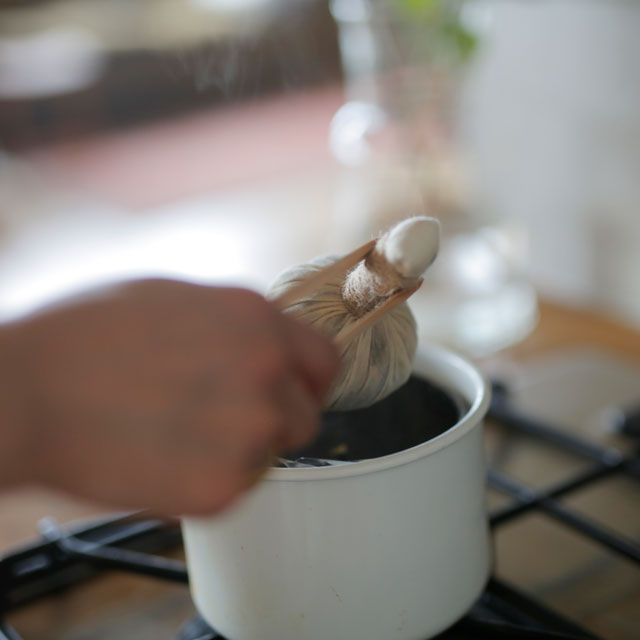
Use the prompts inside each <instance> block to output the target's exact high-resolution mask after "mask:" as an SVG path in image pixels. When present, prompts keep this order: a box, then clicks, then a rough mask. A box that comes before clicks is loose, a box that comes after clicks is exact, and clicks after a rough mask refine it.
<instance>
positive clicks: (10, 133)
mask: <svg viewBox="0 0 640 640" xmlns="http://www.w3.org/2000/svg"><path fill="white" fill-rule="evenodd" d="M638 27H640V8H638V6H637V4H636V3H634V2H626V1H624V0H606V1H605V0H601V1H599V0H547V1H543V2H529V1H527V0H514V1H492V0H474V1H473V2H471V1H469V2H464V1H462V0H447V1H443V0H394V1H392V2H389V1H378V0H333V1H332V2H327V1H326V0H324V1H323V0H297V1H295V2H292V1H289V2H285V1H284V0H282V1H280V0H234V1H232V0H136V1H130V0H128V1H123V0H113V1H110V2H101V1H100V0H48V1H44V0H42V1H36V0H31V1H27V0H25V1H18V0H1V1H0V242H1V243H2V251H1V253H0V285H1V286H0V314H2V316H3V317H11V316H14V315H15V314H20V313H24V312H25V311H28V310H29V309H31V308H33V307H34V306H36V305H38V304H41V303H42V302H44V301H46V300H47V299H50V298H51V297H53V296H57V295H60V294H63V293H66V292H68V291H70V290H72V289H75V288H78V287H84V286H87V285H90V284H93V283H95V282H98V281H103V280H105V279H106V280H108V279H113V278H121V277H130V276H138V275H149V274H160V275H170V276H176V277H182V278H188V279H192V280H197V281H203V282H229V283H231V282H233V283H240V284H244V285H247V286H251V287H254V288H257V289H259V290H264V289H265V288H266V286H267V285H268V282H269V281H270V280H271V279H272V278H273V277H274V276H275V275H276V274H277V272H278V271H279V270H280V269H282V268H284V267H285V266H287V265H288V264H290V263H292V262H300V261H304V260H305V259H307V258H310V257H312V256H314V255H317V254H319V253H327V252H328V253H331V252H336V253H337V252H341V251H346V250H348V249H350V248H353V247H355V246H357V245H358V244H360V243H362V242H364V241H365V240H367V239H369V238H370V237H371V236H372V235H374V234H376V233H378V232H379V231H380V230H381V229H384V228H385V227H386V226H388V225H389V224H391V223H392V222H394V221H395V220H398V219H401V218H403V217H405V216H407V215H412V214H423V213H426V214H428V215H434V216H437V217H439V218H440V219H441V221H442V223H443V228H444V243H443V250H442V254H441V258H440V259H439V260H438V262H437V264H436V266H435V267H434V268H433V270H432V271H431V272H430V273H429V276H428V278H427V282H426V285H425V287H424V288H423V290H422V291H421V292H420V294H419V295H417V296H416V297H415V300H414V301H413V302H412V304H413V306H414V309H415V311H416V314H417V316H418V320H419V323H420V330H421V335H422V337H423V338H424V339H429V340H438V341H442V342H446V343H448V344H450V345H452V346H454V347H456V348H458V349H459V350H462V351H465V352H466V353H468V354H470V355H472V356H483V355H487V354H491V353H494V352H496V351H498V350H500V349H501V348H503V347H505V346H507V345H510V344H513V343H515V342H517V341H519V340H520V339H522V338H523V337H524V336H526V335H527V334H528V333H529V332H530V331H531V330H532V329H533V327H534V326H535V324H536V319H537V316H538V311H537V309H538V303H537V300H538V299H539V297H543V298H545V299H549V300H557V301H561V302H562V303H565V304H570V305H575V306H582V307H585V306H586V307H591V308H598V309H600V310H602V311H604V312H605V313H606V314H611V315H613V316H616V317H617V318H619V319H621V320H622V321H624V322H625V323H628V324H631V325H633V326H640V278H639V277H638V274H639V273H640V251H639V250H638V247H639V246H640V242H639V240H640V217H639V216H638V215H637V212H636V203H637V202H638V200H639V195H640V194H639V193H638V191H639V190H640V181H639V180H637V179H636V178H637V171H638V166H640V118H638V116H637V114H638V113H639V112H640V69H639V68H638V65H637V64H636V61H637V59H638V53H639V51H638V50H639V48H640V44H639V42H638V39H637V38H636V34H637V32H638Z"/></svg>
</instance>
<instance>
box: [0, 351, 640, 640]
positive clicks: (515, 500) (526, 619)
mask: <svg viewBox="0 0 640 640" xmlns="http://www.w3.org/2000/svg"><path fill="white" fill-rule="evenodd" d="M600 365H601V363H599V370H600V371H601V372H602V371H603V369H602V367H601V366H600ZM585 370H586V369H585V368H584V367H583V368H582V371H583V372H584V371H585ZM574 379H575V375H574ZM583 391H584V389H583ZM547 393H548V392H547ZM524 406H525V408H526V403H524ZM535 413H536V412H533V413H532V412H527V411H525V410H523V403H521V402H519V401H518V393H517V390H516V391H515V392H514V391H513V390H512V389H511V388H510V385H505V384H502V383H499V382H496V383H494V393H493V400H492V405H491V410H490V414H489V416H488V439H489V444H490V445H491V446H490V447H489V448H490V451H489V459H490V462H491V465H490V469H489V473H488V485H489V487H490V492H492V493H493V494H495V495H498V494H499V495H500V499H499V500H497V501H496V500H495V499H494V500H493V501H491V500H490V504H492V502H493V504H494V506H493V507H492V508H491V511H490V522H491V526H492V529H493V533H494V539H495V540H497V541H498V542H497V543H496V567H497V570H496V572H495V575H494V576H493V577H492V578H491V579H490V580H489V582H488V583H487V585H486V588H485V590H484V592H483V593H482V595H481V596H480V598H479V599H478V600H477V602H476V603H475V604H474V606H473V607H472V608H471V610H470V611H469V612H468V613H467V615H466V616H464V617H463V618H462V619H461V620H460V621H458V622H457V623H456V624H455V625H454V626H453V627H451V628H450V629H448V630H447V631H445V632H444V633H442V634H441V635H439V636H438V638H439V639H440V640H457V639H463V638H464V639H465V640H469V639H484V638H487V639H490V638H491V639H497V638H510V639H516V640H517V639H519V638H522V639H535V638H555V639H558V640H560V639H565V640H570V639H573V640H579V639H582V640H585V639H592V640H593V639H596V638H598V637H604V636H598V635H595V634H594V633H592V632H591V631H587V630H586V629H585V628H583V626H581V625H580V624H578V623H577V622H575V621H574V620H571V619H569V618H568V617H567V616H566V615H560V614H559V613H557V612H556V611H554V610H552V609H551V608H549V607H548V606H546V605H543V604H541V602H540V601H539V597H540V593H536V594H533V595H532V594H531V593H526V592H524V591H523V590H522V588H519V587H516V586H514V585H513V584H510V583H509V581H508V580H506V579H505V578H504V577H503V576H502V575H500V565H501V544H500V538H501V536H502V534H503V532H504V531H506V530H507V529H508V528H509V527H514V526H519V523H522V522H523V521H525V520H526V519H527V518H544V519H550V520H552V521H554V522H555V523H559V525H560V526H561V527H562V528H563V533H566V534H571V535H572V536H574V538H575V542H572V543H571V544H573V545H576V546H579V545H580V544H584V543H586V544H588V545H589V546H591V547H596V548H597V549H598V551H599V552H603V553H604V554H605V555H606V556H607V557H611V558H616V562H621V563H623V564H624V566H625V570H626V571H627V572H635V573H636V576H635V580H636V586H638V582H637V579H638V573H637V572H638V568H639V567H640V542H639V541H638V540H637V539H634V535H628V532H626V531H622V532H621V531H618V530H616V528H615V527H612V526H610V525H609V524H607V523H603V522H602V518H598V517H592V516H591V515H590V514H586V513H584V512H583V511H582V510H579V509H576V508H574V507H573V506H571V504H570V503H571V499H572V498H573V496H576V495H579V494H580V492H583V491H585V490H598V488H599V487H601V486H603V484H604V483H607V482H609V481H612V480H617V481H623V482H629V483H631V484H633V485H635V484H636V483H637V481H638V480H639V479H640V447H639V446H638V440H637V439H638V436H639V435H640V412H639V411H637V410H633V409H629V410H627V411H626V412H624V411H621V412H618V413H612V412H609V416H610V423H611V425H612V428H614V429H615V430H616V431H617V435H616V437H617V438H619V442H623V443H624V446H621V447H613V446H610V445H603V444H598V443H596V442H594V440H593V438H589V437H585V436H584V434H582V435H581V434H578V433H575V432H573V431H572V430H571V429H567V428H566V425H565V424H556V423H554V422H551V421H549V420H545V419H542V418H541V417H540V416H539V415H535ZM611 416H613V417H611ZM516 438H518V439H525V440H526V441H527V442H528V443H529V446H531V447H534V448H535V447H539V448H542V449H543V450H544V451H545V452H546V455H547V456H550V457H554V456H561V457H562V459H563V460H564V459H566V460H572V462H571V463H568V462H567V463H565V465H564V466H565V467H566V468H567V469H570V470H571V474H570V475H569V476H567V475H566V474H564V476H565V477H563V478H562V480H560V481H557V482H556V481H551V482H544V483H541V484H540V486H529V485H528V484H525V483H524V482H523V481H522V479H521V478H520V477H519V475H521V474H519V473H514V472H513V468H512V467H511V466H510V464H509V463H508V461H507V462H505V459H506V458H508V457H509V456H508V453H505V452H506V451H508V449H509V443H512V441H513V440H514V439H516ZM491 443H493V444H491ZM496 443H498V444H496ZM505 443H506V444H505ZM494 497H495V496H494ZM629 508H630V509H633V508H634V505H633V504H631V505H629ZM39 530H40V536H41V537H40V539H39V540H37V541H36V542H34V543H33V544H30V545H26V546H24V547H22V548H18V549H14V550H12V551H11V552H9V553H7V554H6V555H4V556H3V557H1V558H0V639H4V640H20V639H24V640H29V638H31V637H36V636H34V635H27V632H23V631H22V630H21V627H22V626H24V621H25V620H26V617H25V612H28V611H29V610H31V609H33V607H38V606H43V605H42V603H45V602H51V601H52V599H53V602H55V603H57V604H58V605H60V603H61V602H62V601H63V600H61V599H63V598H64V597H66V594H69V593H76V594H77V593H83V592H87V593H89V591H90V590H91V588H92V587H91V585H92V584H95V583H96V581H95V580H92V579H93V578H96V577H99V576H101V575H109V574H110V573H112V572H114V571H115V572H119V573H121V574H125V575H131V576H144V577H146V578H147V579H149V580H151V581H152V582H157V583H162V584H164V583H166V584H167V585H174V587H175V589H176V590H177V591H173V593H178V594H179V595H176V596H175V598H177V599H178V600H179V601H180V602H181V603H184V602H186V601H187V600H188V590H187V585H188V575H187V571H186V567H185V565H184V562H183V560H182V558H181V557H180V550H181V544H182V540H181V534H180V528H179V526H178V523H177V522H175V521H166V520H160V519H157V518H155V517H152V516H150V515H148V514H145V513H133V514H119V515H114V516H112V517H108V518H104V519H102V520H99V521H95V522H91V523H84V524H82V525H72V526H69V525H67V526H59V525H58V524H57V523H56V522H55V521H54V520H51V519H44V520H42V521H41V522H40V523H39ZM636 533H637V532H636ZM572 540H573V539H572ZM508 552H509V551H508V547H507V553H508ZM556 552H557V550H554V549H553V548H551V547H547V546H545V545H544V538H542V539H541V540H540V544H539V545H536V546H535V548H531V546H530V542H527V543H526V548H522V549H521V550H520V553H521V555H522V557H523V558H524V557H525V556H529V557H531V556H533V557H534V559H535V560H534V564H535V563H537V562H540V563H542V562H544V559H545V556H549V555H553V554H554V553H556ZM574 578H575V576H569V575H567V576H566V578H565V580H566V581H570V580H573V579H574ZM132 594H133V591H132V592H131V594H130V593H123V594H121V595H122V598H123V599H125V600H126V599H127V598H135V596H134V595H132ZM542 595H544V593H543V594H542ZM97 597H99V596H97ZM175 598H174V600H173V601H171V600H167V599H166V598H165V599H163V600H162V604H158V606H157V607H155V609H154V608H152V609H149V611H148V612H147V613H146V614H145V615H146V619H147V621H148V626H149V629H150V630H149V634H148V635H145V632H144V631H140V630H141V629H144V624H145V623H144V622H141V623H140V627H139V629H140V630H139V629H138V628H136V629H135V630H134V629H132V628H130V627H128V626H127V625H126V624H125V623H122V624H121V625H120V626H119V624H120V623H119V622H118V621H117V620H115V619H113V620H111V622H112V623H113V624H112V626H111V628H112V629H113V635H108V634H103V633H102V632H98V631H97V626H96V624H95V622H94V621H93V620H92V618H91V615H88V616H87V620H86V621H85V622H84V623H83V624H84V626H82V625H81V627H78V629H80V630H77V629H76V631H74V632H73V633H70V634H69V635H56V636H55V638H65V639H66V638H70V639H72V640H80V639H83V640H93V639H98V638H107V637H114V638H123V637H135V638H137V639H141V638H146V637H149V638H151V637H159V636H158V635H157V633H156V631H152V630H151V626H152V623H151V620H152V619H155V620H156V621H157V620H158V619H160V618H162V616H163V615H164V614H165V613H166V610H167V607H169V608H170V607H171V606H174V605H171V604H170V605H167V604H166V603H167V602H174V604H175V602H177V601H178V600H176V599H175ZM87 607H88V608H90V607H91V605H90V604H87ZM58 609H59V607H58ZM58 609H56V606H55V605H53V610H58ZM174 613H175V615H174V616H173V617H171V616H168V617H171V619H172V620H173V619H174V618H175V617H180V616H181V618H180V620H181V621H180V622H179V623H177V624H175V625H173V623H170V624H168V625H167V628H166V629H165V631H164V635H162V637H166V638H175V639H176V640H224V638H223V636H221V635H219V634H218V633H217V632H216V631H215V630H214V629H212V628H211V627H209V626H208V625H207V624H206V622H205V621H203V620H202V619H201V618H199V617H198V616H197V614H195V612H194V611H193V609H192V608H191V609H190V608H188V607H187V608H185V607H183V606H182V605H180V606H177V607H176V610H175V611H174ZM50 615H53V614H50ZM56 615H58V616H60V615H62V616H64V615H66V614H65V613H64V611H63V610H62V612H60V611H59V612H58V613H57V614H56ZM143 617H144V616H143ZM172 625H173V626H172ZM169 627H171V628H169ZM154 629H156V627H155V626H154ZM129 632H130V633H131V634H132V635H128V633H129ZM29 633H31V634H32V631H31V632H29ZM47 637H53V636H49V635H47ZM607 637H612V636H607ZM625 637H627V636H625Z"/></svg>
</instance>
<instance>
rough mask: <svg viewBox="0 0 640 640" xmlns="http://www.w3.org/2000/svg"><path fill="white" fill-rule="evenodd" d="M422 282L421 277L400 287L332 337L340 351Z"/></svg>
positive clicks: (414, 290)
mask: <svg viewBox="0 0 640 640" xmlns="http://www.w3.org/2000/svg"><path fill="white" fill-rule="evenodd" d="M422 282H423V280H422V278H420V279H419V280H418V282H416V284H415V285H413V286H411V287H408V288H407V289H401V290H400V291H398V292H396V293H394V294H393V295H392V296H390V297H389V298H387V299H386V300H385V301H384V302H382V303H381V304H380V305H378V306H377V307H375V308H374V309H372V310H371V311H369V312H367V313H365V314H364V315H363V316H361V317H360V318H358V319H357V320H356V321H355V322H354V323H352V324H350V325H347V326H346V327H344V328H343V329H342V330H341V331H340V332H339V333H338V335H337V336H336V337H335V338H334V339H333V341H334V342H335V343H336V345H337V346H338V349H339V350H340V352H343V351H344V350H345V349H346V348H347V345H348V344H349V342H351V340H353V338H355V337H356V336H357V335H358V334H359V333H361V332H362V331H364V330H365V329H366V328H367V327H370V326H371V325H372V324H373V323H374V322H375V321H376V320H378V319H379V318H381V317H382V316H383V315H384V314H385V313H389V311H391V309H393V308H394V307H396V306H397V305H399V304H400V303H401V302H404V301H405V300H407V298H409V297H410V296H412V295H413V294H414V293H415V292H416V291H417V290H418V289H419V288H420V286H421V285H422Z"/></svg>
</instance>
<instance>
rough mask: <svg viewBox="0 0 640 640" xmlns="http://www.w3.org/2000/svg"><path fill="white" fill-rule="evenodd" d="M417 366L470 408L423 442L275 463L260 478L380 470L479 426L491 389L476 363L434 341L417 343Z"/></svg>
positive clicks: (330, 477)
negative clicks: (381, 451)
mask: <svg viewBox="0 0 640 640" xmlns="http://www.w3.org/2000/svg"><path fill="white" fill-rule="evenodd" d="M416 365H417V367H416ZM416 369H417V373H421V370H422V369H428V373H425V374H424V375H425V376H428V377H429V379H430V380H433V381H434V382H438V383H440V384H443V385H444V386H445V388H446V387H448V388H453V390H455V391H457V392H458V393H462V395H463V396H464V397H465V398H466V400H467V401H468V402H469V403H470V405H471V406H470V407H469V410H468V411H467V412H466V413H465V414H464V416H462V418H461V419H460V420H458V422H456V424H454V425H453V426H452V427H449V429H447V430H446V431H444V432H443V433H441V434H440V435H438V436H436V437H435V438H431V439H430V440H427V441H426V442H422V443H420V444H418V445H415V446H414V447H410V448H409V449H403V450H402V451H398V452H396V453H391V454H389V455H386V456H380V457H379V458H370V459H367V460H361V461H359V462H348V463H345V464H339V465H335V466H329V467H305V468H299V469H295V468H294V469H290V468H280V467H277V468H275V467H274V468H270V469H269V470H268V471H267V472H266V473H265V475H264V477H263V480H264V481H266V482H270V481H271V482H273V481H283V480H284V481H289V480H292V481H301V480H313V481H316V480H334V479H336V478H345V477H350V476H358V475H363V474H366V473H374V472H377V471H383V470H385V469H391V468H393V467H399V466H401V465H405V464H408V463H410V462H414V461H415V460H419V459H420V458H424V457H426V456H430V455H433V454H435V453H436V452H438V451H440V450H441V449H444V448H445V447H448V446H451V445H452V444H454V443H455V442H457V441H458V440H460V438H462V437H463V436H464V435H466V434H467V433H468V432H469V431H471V430H472V429H474V428H475V427H479V426H480V424H481V423H482V420H483V418H484V416H485V414H486V412H487V410H488V408H489V401H490V399H491V392H490V389H489V384H488V382H487V380H486V378H485V376H484V375H483V374H482V373H480V371H479V370H478V368H477V367H476V366H475V365H473V364H471V362H469V361H468V360H467V359H466V358H463V357H462V356H460V355H459V354H457V353H454V352H453V351H451V350H450V349H447V348H444V347H440V346H435V345H419V346H418V351H417V354H416V363H415V364H414V370H416ZM453 376H457V377H458V378H466V380H467V384H469V383H470V384H471V386H472V387H473V390H474V391H473V397H469V395H470V394H465V393H464V392H463V391H462V390H461V389H460V387H461V386H462V385H461V384H460V383H458V386H457V387H456V385H455V384H452V383H451V380H450V379H451V377H453Z"/></svg>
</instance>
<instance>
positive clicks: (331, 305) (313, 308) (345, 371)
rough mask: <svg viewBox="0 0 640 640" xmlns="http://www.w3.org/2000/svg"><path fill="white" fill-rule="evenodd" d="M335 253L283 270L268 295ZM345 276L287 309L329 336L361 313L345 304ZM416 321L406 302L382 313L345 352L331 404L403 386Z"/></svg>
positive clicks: (360, 402) (345, 404) (347, 405)
mask: <svg viewBox="0 0 640 640" xmlns="http://www.w3.org/2000/svg"><path fill="white" fill-rule="evenodd" d="M336 259H337V258H336V257H332V256H326V257H320V258H316V259H315V260H313V261H311V262H310V263H308V264H302V265H297V266H294V267H290V268H288V269H286V270H285V271H283V272H282V273H281V274H280V275H279V276H278V277H277V278H276V279H275V281H274V282H273V284H272V285H271V287H270V289H269V292H268V294H267V297H269V298H276V297H278V296H280V295H282V294H283V293H284V292H285V291H286V290H287V289H289V288H291V287H292V286H294V285H295V284H297V283H298V282H300V281H301V280H303V279H304V278H305V277H306V276H308V275H310V274H311V273H313V272H314V271H317V270H319V269H320V268H322V267H324V266H326V265H327V264H330V263H331V262H334V261H335V260H336ZM343 282H344V275H343V276H340V277H339V278H337V279H335V280H333V281H331V282H328V283H326V284H325V285H323V286H322V287H321V288H320V289H318V290H316V291H314V293H313V294H312V295H310V296H308V297H306V298H303V299H302V300H299V301H297V302H296V303H294V304H292V305H291V306H289V307H288V308H287V309H285V311H286V312H287V313H291V314H293V315H294V316H295V317H296V318H298V319H299V320H301V321H302V322H305V323H306V324H308V325H310V326H312V327H314V328H315V329H316V330H317V331H319V332H320V333H322V334H323V335H325V336H328V337H330V338H333V337H335V336H336V335H337V334H338V332H339V331H340V330H341V329H342V328H343V327H345V326H347V325H348V324H350V323H353V322H356V320H357V318H356V316H354V315H353V314H351V313H350V312H349V311H348V310H347V308H346V307H345V304H344V301H343V299H342V295H341V288H342V284H343ZM417 341H418V339H417V332H416V322H415V319H414V317H413V314H412V313H411V310H410V309H409V307H408V305H407V304H406V303H404V302H403V303H401V304H399V305H397V306H396V307H394V308H393V309H392V310H391V311H390V312H388V313H386V314H385V315H383V316H382V317H381V318H380V319H379V320H378V321H377V322H375V323H374V324H373V325H372V326H370V327H368V328H367V329H365V330H364V331H363V332H362V333H360V334H359V335H357V336H356V337H355V338H354V339H353V341H352V342H351V343H350V344H348V345H347V347H346V349H345V351H344V353H343V354H342V368H341V371H340V373H339V375H338V378H337V380H336V381H335V382H334V385H333V388H332V390H331V393H330V395H329V398H328V400H327V406H326V408H327V409H330V410H331V409H332V410H347V409H357V408H361V407H367V406H370V405H372V404H373V403H374V402H378V401H379V400H382V399H383V398H385V397H386V396H388V395H389V394H390V393H391V392H392V391H395V390H396V389H397V388H398V387H400V386H401V385H403V384H404V383H405V382H406V381H407V380H408V378H409V376H410V375H411V369H412V364H413V357H414V355H415V351H416V346H417Z"/></svg>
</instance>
